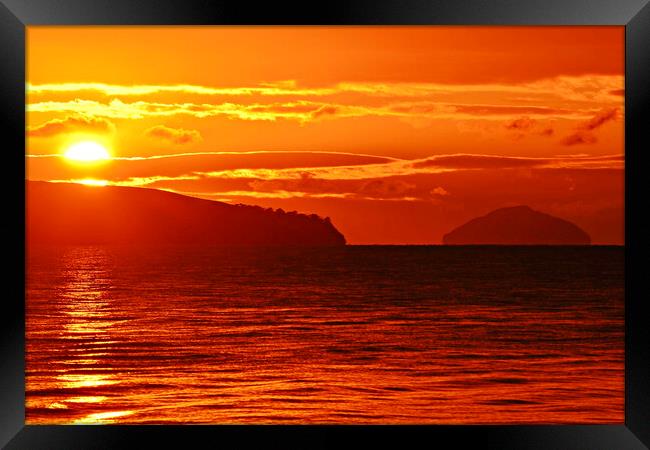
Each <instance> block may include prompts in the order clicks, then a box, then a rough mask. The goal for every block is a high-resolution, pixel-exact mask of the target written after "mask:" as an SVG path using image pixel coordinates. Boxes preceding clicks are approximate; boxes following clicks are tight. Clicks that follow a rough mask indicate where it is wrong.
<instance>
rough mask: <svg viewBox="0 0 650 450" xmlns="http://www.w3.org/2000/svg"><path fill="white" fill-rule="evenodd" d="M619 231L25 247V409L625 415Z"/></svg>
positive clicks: (103, 413)
mask: <svg viewBox="0 0 650 450" xmlns="http://www.w3.org/2000/svg"><path fill="white" fill-rule="evenodd" d="M623 269H624V257H623V248H622V247H564V248H559V247H435V246H423V247H413V246H387V247H384V246H369V247H362V246H358V247H357V246H348V247H343V248H329V249H327V248H326V249H324V248H318V249H317V248H306V249H298V248H283V249H277V248H275V249H273V248H264V249H259V248H258V249H252V248H248V249H246V248H239V249H237V248H198V247H168V248H155V249H154V248H137V249H136V248H132V247H129V248H126V247H121V248H120V247H93V246H87V247H67V248H38V249H30V252H29V254H28V260H27V270H28V280H27V298H26V306H27V392H26V397H27V400H26V401H27V423H29V424H37V423H169V422H184V423H350V422H354V423H622V422H623V420H624V412H623V393H624V310H623V308H624V272H623Z"/></svg>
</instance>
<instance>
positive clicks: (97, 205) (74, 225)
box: [26, 181, 346, 246]
mask: <svg viewBox="0 0 650 450" xmlns="http://www.w3.org/2000/svg"><path fill="white" fill-rule="evenodd" d="M26 193H27V201H26V233H27V243H28V244H52V245H62V244H63V245H67V244H69V245H74V244H206V245H207V244H210V245H327V246H332V245H345V243H346V241H345V237H344V236H343V235H342V234H341V233H340V232H339V231H338V230H337V229H336V228H335V227H334V225H333V224H332V222H331V221H330V219H329V218H324V219H323V218H321V217H319V216H317V215H316V214H311V215H307V214H300V213H297V212H295V211H291V212H285V211H283V210H282V209H275V210H274V209H272V208H267V209H264V208H262V207H259V206H248V205H241V204H240V205H231V204H228V203H223V202H218V201H212V200H204V199H199V198H195V197H188V196H185V195H180V194H176V193H172V192H167V191H161V190H156V189H146V188H135V187H119V186H102V187H97V186H85V185H81V184H72V183H50V182H43V181H27V182H26Z"/></svg>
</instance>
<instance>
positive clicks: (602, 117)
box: [560, 108, 619, 146]
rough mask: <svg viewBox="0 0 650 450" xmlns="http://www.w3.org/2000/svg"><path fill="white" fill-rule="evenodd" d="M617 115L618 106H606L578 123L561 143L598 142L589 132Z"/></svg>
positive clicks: (569, 144) (568, 144)
mask: <svg viewBox="0 0 650 450" xmlns="http://www.w3.org/2000/svg"><path fill="white" fill-rule="evenodd" d="M618 116H619V109H618V108H607V109H603V110H601V111H599V112H598V113H596V115H594V116H593V117H592V118H591V119H589V120H587V121H586V122H583V123H581V124H580V125H578V130H577V131H576V132H575V133H572V134H570V135H568V136H566V137H565V138H564V139H562V140H561V141H560V143H561V144H562V145H567V146H571V145H580V144H594V143H596V142H598V139H597V138H596V136H594V135H593V133H591V132H592V131H593V130H595V129H597V128H600V127H601V126H603V125H604V124H606V123H607V122H610V121H612V120H615V119H617V118H618Z"/></svg>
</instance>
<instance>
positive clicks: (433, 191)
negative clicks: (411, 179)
mask: <svg viewBox="0 0 650 450" xmlns="http://www.w3.org/2000/svg"><path fill="white" fill-rule="evenodd" d="M429 192H430V193H431V195H439V196H440V197H445V196H447V195H449V192H447V190H446V189H445V188H442V187H440V186H438V187H437V188H433V189H431V191H429Z"/></svg>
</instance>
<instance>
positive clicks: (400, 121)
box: [27, 27, 624, 244]
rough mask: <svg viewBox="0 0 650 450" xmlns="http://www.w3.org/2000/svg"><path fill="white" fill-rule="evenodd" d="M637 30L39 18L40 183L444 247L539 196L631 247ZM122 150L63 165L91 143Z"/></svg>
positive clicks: (31, 106)
mask: <svg viewBox="0 0 650 450" xmlns="http://www.w3.org/2000/svg"><path fill="white" fill-rule="evenodd" d="M623 73H624V28H623V27H28V31H27V81H28V86H27V88H28V114H27V119H28V130H27V155H28V157H27V176H28V178H29V179H32V180H84V179H94V180H101V183H104V184H118V185H127V186H142V187H149V188H158V189H168V190H173V191H175V192H180V193H186V194H188V195H194V196H200V197H204V198H210V199H215V200H221V201H228V202H233V203H247V204H258V205H262V206H265V207H267V206H272V207H275V208H278V207H281V208H283V209H285V210H294V209H296V210H298V211H301V212H306V213H312V212H315V213H317V214H319V215H321V216H330V217H331V218H332V221H333V222H334V224H335V225H336V226H337V228H339V230H340V231H341V232H342V233H343V234H344V235H345V236H346V238H347V240H348V242H349V243H352V244H360V243H440V241H441V237H442V235H443V234H444V233H446V232H448V231H450V230H451V229H452V228H453V227H455V226H458V225H460V224H462V223H464V222H465V221H467V220H469V219H471V218H473V217H475V216H477V215H482V214H485V213H487V212H489V211H490V210H492V209H495V208H498V207H502V206H510V205H515V204H527V205H529V206H531V207H533V208H535V209H539V210H541V211H544V212H547V213H550V214H553V215H557V216H559V217H562V218H565V219H568V220H571V221H574V222H575V223H576V224H578V225H579V226H581V227H582V228H584V229H585V230H586V231H587V232H588V233H589V234H590V235H591V237H592V240H593V241H594V242H595V243H615V244H622V243H623V207H624V205H623V180H624V178H623V166H624V161H623V154H624V141H623V131H624V120H623V119H624V109H623V107H624V104H623V100H624V97H623V88H624V79H623ZM84 140H89V141H93V142H98V143H101V144H102V145H104V146H106V148H108V149H109V151H110V153H111V155H112V159H110V160H108V161H104V162H101V163H78V162H71V161H68V160H66V159H65V158H62V157H61V155H62V153H63V152H65V150H66V148H67V147H68V146H70V145H72V144H74V143H77V142H79V141H84Z"/></svg>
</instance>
